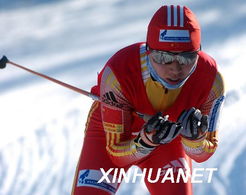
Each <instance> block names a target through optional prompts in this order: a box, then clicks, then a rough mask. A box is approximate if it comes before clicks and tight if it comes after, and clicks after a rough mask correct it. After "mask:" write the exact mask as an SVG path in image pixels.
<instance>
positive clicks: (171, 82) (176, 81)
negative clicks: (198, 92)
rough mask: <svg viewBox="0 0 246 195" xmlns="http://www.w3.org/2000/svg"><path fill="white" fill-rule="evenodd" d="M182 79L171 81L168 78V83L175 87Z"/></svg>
mask: <svg viewBox="0 0 246 195" xmlns="http://www.w3.org/2000/svg"><path fill="white" fill-rule="evenodd" d="M181 80H182V79H180V78H178V79H170V78H167V79H166V81H167V82H168V83H170V84H172V85H175V84H177V83H179V82H180V81H181Z"/></svg>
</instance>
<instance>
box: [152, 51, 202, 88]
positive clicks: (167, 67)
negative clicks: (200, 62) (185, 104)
mask: <svg viewBox="0 0 246 195" xmlns="http://www.w3.org/2000/svg"><path fill="white" fill-rule="evenodd" d="M149 59H150V61H151V64H152V66H153V68H154V69H155V71H156V73H157V74H158V75H159V77H161V78H162V79H163V80H165V81H166V82H168V83H170V84H172V85H175V84H177V83H179V82H181V81H182V80H183V79H185V78H186V77H187V76H188V75H189V73H190V71H191V69H192V67H193V66H194V65H195V63H196V62H197V59H198V57H196V60H195V63H192V64H180V63H179V62H178V61H177V60H174V61H173V62H168V63H165V64H162V63H158V62H157V61H156V60H155V58H154V56H153V54H152V53H150V54H149Z"/></svg>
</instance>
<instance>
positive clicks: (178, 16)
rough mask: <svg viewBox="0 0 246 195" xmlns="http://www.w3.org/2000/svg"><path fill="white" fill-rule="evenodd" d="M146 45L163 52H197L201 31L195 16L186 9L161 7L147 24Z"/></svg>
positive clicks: (172, 6)
mask: <svg viewBox="0 0 246 195" xmlns="http://www.w3.org/2000/svg"><path fill="white" fill-rule="evenodd" d="M147 44H148V46H149V47H150V48H151V49H155V50H163V51H196V50H198V49H199V48H200V44H201V31H200V25H199V23H198V21H197V19H196V16H195V14H194V13H192V11H191V10H190V9H189V8H187V7H182V6H174V5H171V6H162V7H161V8H160V9H158V10H157V12H156V13H155V14H154V16H153V17H152V19H151V21H150V23H149V26H148V32H147Z"/></svg>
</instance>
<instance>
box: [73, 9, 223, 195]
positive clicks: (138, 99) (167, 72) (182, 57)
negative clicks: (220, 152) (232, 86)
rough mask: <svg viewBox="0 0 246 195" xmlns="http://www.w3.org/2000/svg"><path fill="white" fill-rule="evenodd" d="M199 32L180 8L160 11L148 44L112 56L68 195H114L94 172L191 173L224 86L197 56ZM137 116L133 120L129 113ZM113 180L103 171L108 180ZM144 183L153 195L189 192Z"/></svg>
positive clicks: (212, 66)
mask: <svg viewBox="0 0 246 195" xmlns="http://www.w3.org/2000/svg"><path fill="white" fill-rule="evenodd" d="M200 34H201V29H200V26H199V23H198V21H197V19H196V17H195V15H194V13H193V12H192V11H191V10H190V9H189V8H187V7H185V6H184V7H183V6H173V5H171V6H162V7H160V8H159V9H158V10H157V12H156V13H155V14H154V15H153V17H152V19H151V21H150V23H149V25H148V31H147V40H146V42H142V43H135V44H133V45H130V46H127V47H125V48H123V49H121V50H120V51H118V52H117V53H115V54H114V55H113V56H112V57H111V58H110V59H109V60H108V62H107V63H106V65H105V66H104V68H103V69H102V71H101V72H100V74H99V75H98V84H97V85H96V86H94V87H93V88H92V90H91V91H92V93H94V94H96V95H98V96H100V98H101V99H102V102H98V101H95V102H94V103H93V105H92V107H91V109H90V112H89V115H88V120H87V123H86V130H85V137H84V142H83V148H82V152H81V155H80V159H79V162H78V165H77V170H76V174H75V178H74V184H73V191H72V194H74V195H81V194H86V195H92V194H93V195H94V194H100V195H103V194H105V195H106V194H115V193H116V191H117V189H118V187H119V183H109V182H104V183H99V182H98V181H99V180H100V178H101V177H102V172H101V169H100V168H103V170H104V171H105V172H107V171H108V170H109V169H111V168H124V170H126V171H127V170H128V169H129V168H130V167H131V166H132V165H136V166H138V167H139V168H140V169H144V168H153V172H152V175H153V178H154V175H157V171H158V169H160V168H161V169H162V171H163V173H165V170H166V168H168V167H169V168H170V167H171V168H173V170H174V174H177V171H178V169H183V170H187V169H191V168H192V164H191V160H195V161H196V162H204V161H206V160H207V159H209V158H210V157H211V156H212V155H213V154H214V152H215V150H216V148H217V145H218V138H217V132H218V125H217V121H218V119H219V113H220V110H221V107H222V103H223V100H224V82H223V77H222V75H221V73H220V72H219V71H218V68H217V65H216V62H215V60H214V59H213V58H212V57H210V56H209V55H208V54H206V53H205V52H203V51H201V40H200V39H201V35H200ZM136 112H138V113H143V114H144V117H140V116H139V115H136V114H134V113H136ZM112 177H113V175H112V174H109V178H111V179H112ZM145 184H146V186H147V188H148V190H149V192H150V193H151V194H153V195H157V194H165V195H173V194H178V195H180V194H182V195H191V194H192V184H191V181H190V179H189V180H188V182H185V181H180V182H179V183H172V182H171V181H166V182H164V183H162V182H161V181H160V180H158V181H157V182H154V183H151V182H149V181H148V180H147V179H146V178H145Z"/></svg>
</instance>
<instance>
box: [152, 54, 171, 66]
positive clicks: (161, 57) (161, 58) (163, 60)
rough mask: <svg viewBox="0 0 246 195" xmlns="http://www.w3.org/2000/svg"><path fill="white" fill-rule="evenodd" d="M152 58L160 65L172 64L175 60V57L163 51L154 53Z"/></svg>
mask: <svg viewBox="0 0 246 195" xmlns="http://www.w3.org/2000/svg"><path fill="white" fill-rule="evenodd" d="M151 56H152V57H153V58H154V61H155V62H157V63H158V64H170V63H172V62H173V61H174V60H175V56H174V55H172V54H169V53H166V52H165V53H164V52H161V51H152V53H151Z"/></svg>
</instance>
